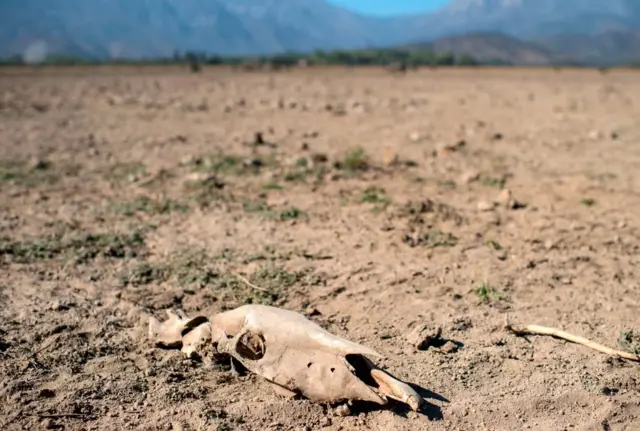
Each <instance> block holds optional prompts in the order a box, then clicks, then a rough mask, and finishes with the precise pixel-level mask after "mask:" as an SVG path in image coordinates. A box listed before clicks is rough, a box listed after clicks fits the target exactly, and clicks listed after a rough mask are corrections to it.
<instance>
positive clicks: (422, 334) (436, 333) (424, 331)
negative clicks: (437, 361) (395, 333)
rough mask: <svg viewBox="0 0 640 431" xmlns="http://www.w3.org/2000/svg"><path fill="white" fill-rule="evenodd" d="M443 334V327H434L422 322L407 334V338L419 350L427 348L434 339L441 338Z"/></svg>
mask: <svg viewBox="0 0 640 431" xmlns="http://www.w3.org/2000/svg"><path fill="white" fill-rule="evenodd" d="M441 334H442V328H441V327H439V326H438V327H432V326H429V325H426V324H420V325H418V326H416V327H415V328H413V330H411V332H409V333H408V334H406V335H405V338H406V339H407V341H408V342H409V343H411V345H413V346H414V347H415V348H416V349H418V350H426V349H428V348H429V346H430V345H431V343H432V342H433V341H434V340H437V339H438V338H440V335H441Z"/></svg>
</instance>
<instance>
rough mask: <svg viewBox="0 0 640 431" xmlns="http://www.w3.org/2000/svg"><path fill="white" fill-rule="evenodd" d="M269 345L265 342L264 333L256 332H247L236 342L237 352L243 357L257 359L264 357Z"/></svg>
mask: <svg viewBox="0 0 640 431" xmlns="http://www.w3.org/2000/svg"><path fill="white" fill-rule="evenodd" d="M266 352H267V346H266V345H265V343H264V337H263V336H262V334H258V333H255V332H250V331H248V332H245V333H244V334H242V335H241V336H240V337H239V338H238V342H237V343H236V353H237V354H238V355H240V356H241V357H242V358H243V359H248V360H251V361H257V360H260V359H262V358H263V357H264V355H265V353H266Z"/></svg>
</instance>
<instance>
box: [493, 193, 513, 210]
mask: <svg viewBox="0 0 640 431" xmlns="http://www.w3.org/2000/svg"><path fill="white" fill-rule="evenodd" d="M512 200H513V193H511V190H509V189H502V190H501V191H500V193H499V194H498V197H497V198H496V202H497V203H498V204H500V205H502V206H505V207H508V206H509V205H510V204H511V201H512Z"/></svg>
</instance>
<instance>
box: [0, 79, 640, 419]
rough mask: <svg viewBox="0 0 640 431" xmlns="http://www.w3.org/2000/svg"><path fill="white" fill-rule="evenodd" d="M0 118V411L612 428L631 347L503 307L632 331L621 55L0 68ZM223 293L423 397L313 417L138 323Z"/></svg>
mask: <svg viewBox="0 0 640 431" xmlns="http://www.w3.org/2000/svg"><path fill="white" fill-rule="evenodd" d="M0 119H1V120H0V142H1V145H2V147H1V148H2V153H1V164H0V238H1V239H0V271H1V272H0V273H1V274H2V277H1V278H0V301H1V302H0V303H1V304H2V306H1V308H0V402H1V404H0V428H2V429H5V430H15V429H24V430H36V429H46V428H48V429H66V430H121V429H123V430H124V429H140V430H178V429H180V430H205V429H207V430H262V429H272V430H320V429H323V430H390V429H402V430H423V429H429V430H520V429H532V430H605V431H606V430H638V429H640V398H639V395H640V381H639V379H640V376H639V368H638V366H637V365H636V364H633V363H628V362H623V361H621V360H617V359H612V358H609V357H607V356H606V355H603V354H601V353H598V352H595V351H592V350H589V349H587V348H585V347H582V346H578V345H575V344H569V343H566V342H563V341H560V340H556V339H553V338H549V337H529V338H522V337H515V336H514V335H511V334H508V333H506V332H505V330H504V329H503V324H504V320H505V315H506V314H507V313H508V314H509V316H510V317H511V319H512V320H513V321H514V322H519V323H536V324H541V325H547V326H554V327H559V328H563V329H566V330H568V331H571V332H574V333H576V334H580V335H583V336H586V337H588V338H590V339H593V340H595V341H598V342H600V343H603V344H606V345H608V346H611V347H622V348H625V349H628V350H632V351H633V350H636V351H637V350H640V349H639V347H638V344H636V339H635V335H636V334H635V333H634V332H633V331H634V330H640V322H639V320H638V319H639V318H638V307H639V306H640V289H639V288H638V275H639V274H638V273H639V272H640V249H639V247H640V242H639V241H640V219H639V218H638V214H639V213H640V195H639V193H640V145H639V142H640V75H639V74H634V73H632V72H623V71H617V72H613V71H612V72H610V73H601V72H598V71H570V70H562V71H557V70H555V71H554V70H539V71H535V70H516V69H514V70H489V69H487V70H476V71H464V70H458V71H445V70H439V71H434V70H421V71H417V72H410V73H409V74H407V75H406V76H402V75H393V74H390V73H387V72H385V71H383V70H349V69H342V68H336V69H327V70H298V71H289V72H281V73H267V72H264V73H262V72H259V73H235V74H234V73H232V72H230V71H228V70H223V69H210V70H205V71H204V72H203V73H202V74H199V75H196V74H190V73H188V72H187V71H186V70H181V69H171V68H147V69H138V70H137V69H134V68H121V69H91V68H86V69H81V68H78V69H67V70H40V71H26V70H12V69H5V70H2V71H0ZM258 132H259V133H261V134H262V139H256V133H258ZM507 190H508V191H507ZM509 191H510V192H511V198H509ZM494 201H497V203H495V204H494ZM237 274H241V275H244V276H245V277H246V278H248V279H250V280H251V281H252V282H253V283H254V284H256V285H259V286H260V287H262V288H264V289H266V290H267V292H263V291H259V290H255V289H252V288H251V287H248V286H247V285H246V284H245V283H243V282H242V281H241V280H240V278H238V277H237V276H236V275H237ZM247 302H253V303H266V304H274V305H277V306H282V307H286V308H289V309H292V310H296V311H299V312H303V313H308V314H313V316H311V317H310V318H311V319H313V320H314V321H316V322H318V323H320V324H321V325H323V326H324V327H326V328H328V329H329V330H330V331H332V332H334V333H336V334H338V335H341V336H344V337H346V338H348V339H351V340H353V341H357V342H360V343H363V344H366V345H368V346H371V347H373V348H375V349H377V350H378V351H380V352H381V353H383V354H384V355H385V359H384V360H382V361H380V362H379V363H380V364H381V365H383V366H384V367H386V368H387V369H388V370H389V371H390V372H392V373H393V374H395V375H396V376H398V377H400V378H402V379H404V380H406V381H409V382H411V383H412V384H414V385H415V387H416V388H417V389H418V390H419V391H420V392H421V393H422V394H423V395H424V396H425V398H426V399H427V400H428V402H429V404H428V405H427V406H426V407H425V409H424V411H423V412H421V413H414V412H408V411H407V410H406V409H405V408H404V407H403V406H402V405H398V404H391V405H390V406H389V408H386V409H374V408H371V407H370V406H365V405H360V404H357V403H356V404H354V406H353V407H352V408H351V415H349V416H340V415H337V414H336V412H337V411H336V410H334V406H326V405H318V404H313V403H310V402H308V401H306V400H304V399H294V400H290V399H285V398H281V397H280V396H278V395H276V394H275V393H274V392H273V391H272V390H271V388H270V386H269V385H268V384H267V383H266V382H264V381H262V380H261V379H260V378H257V377H255V376H252V375H243V376H234V375H233V374H232V373H231V372H230V368H229V366H228V364H224V363H223V364H215V365H212V366H209V367H206V366H204V365H203V364H201V363H198V362H195V361H190V360H185V359H184V358H183V357H182V356H181V354H180V352H179V351H175V350H159V349H157V348H155V347H154V346H153V345H151V344H150V342H149V341H148V337H147V324H148V318H149V316H151V315H154V316H157V317H164V310H165V309H167V308H170V307H180V308H182V309H184V310H185V311H186V312H187V313H190V314H194V315H197V314H213V313H216V312H218V311H220V310H224V309H228V308H233V307H236V306H238V305H241V304H244V303H247ZM314 309H315V312H314V313H309V311H310V310H314ZM420 324H427V325H431V326H438V325H439V326H441V327H442V331H443V332H442V340H441V341H440V342H439V343H436V345H434V346H430V347H428V348H427V349H425V350H418V349H416V348H415V347H414V346H412V345H411V344H410V343H409V342H408V341H407V340H406V334H407V333H409V332H411V329H412V328H414V327H415V326H416V325H420Z"/></svg>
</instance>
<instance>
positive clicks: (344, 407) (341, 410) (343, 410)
mask: <svg viewBox="0 0 640 431" xmlns="http://www.w3.org/2000/svg"><path fill="white" fill-rule="evenodd" d="M333 414H334V415H336V416H341V417H346V416H351V409H350V408H349V405H348V404H341V405H339V406H338V407H336V408H335V409H334V410H333Z"/></svg>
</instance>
